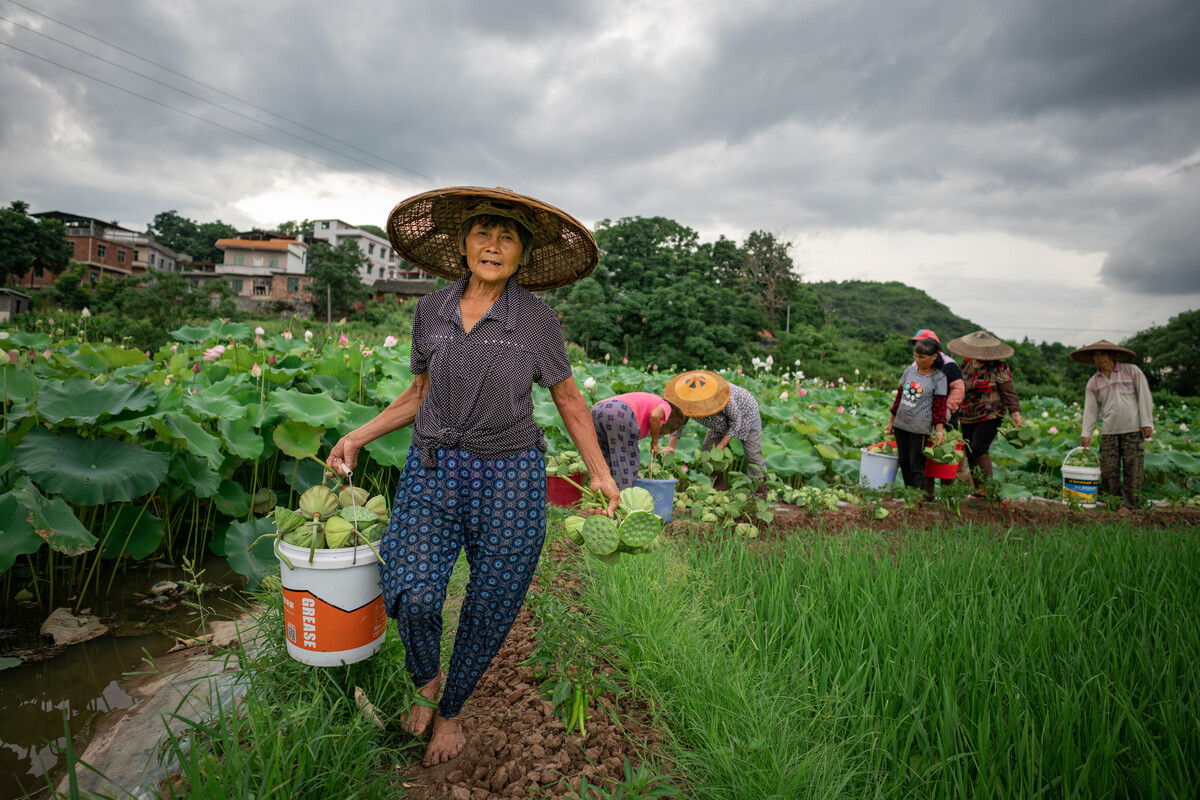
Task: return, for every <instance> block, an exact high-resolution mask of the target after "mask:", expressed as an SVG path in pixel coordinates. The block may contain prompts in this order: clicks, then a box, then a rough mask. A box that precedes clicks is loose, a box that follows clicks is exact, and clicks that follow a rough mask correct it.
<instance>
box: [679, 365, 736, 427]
mask: <svg viewBox="0 0 1200 800" xmlns="http://www.w3.org/2000/svg"><path fill="white" fill-rule="evenodd" d="M663 397H665V398H666V400H667V402H668V403H670V404H671V405H673V406H678V407H679V410H680V411H682V412H683V413H684V414H686V415H687V416H689V417H711V416H712V415H713V414H715V413H717V412H718V411H720V410H721V409H723V408H724V407H725V406H727V405H728V404H729V382H728V381H726V380H725V379H724V378H722V377H721V376H720V375H718V374H717V373H715V372H709V371H708V370H706V369H694V370H692V371H691V372H685V373H683V374H682V375H677V376H675V377H674V378H671V380H669V381H667V388H666V389H664V390H663Z"/></svg>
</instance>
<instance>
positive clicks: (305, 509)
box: [300, 484, 339, 519]
mask: <svg viewBox="0 0 1200 800" xmlns="http://www.w3.org/2000/svg"><path fill="white" fill-rule="evenodd" d="M338 508H339V506H338V499H337V495H336V494H334V493H333V490H332V489H330V488H329V487H328V486H325V485H324V484H317V485H316V486H312V487H310V488H309V489H308V490H307V491H305V492H304V494H302V495H300V513H301V514H303V515H304V516H306V517H309V518H310V519H311V518H313V517H316V518H319V519H324V518H325V517H328V516H332V515H333V514H335V513H336V512H337V510H338Z"/></svg>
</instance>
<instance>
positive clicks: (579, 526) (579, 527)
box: [563, 517, 586, 547]
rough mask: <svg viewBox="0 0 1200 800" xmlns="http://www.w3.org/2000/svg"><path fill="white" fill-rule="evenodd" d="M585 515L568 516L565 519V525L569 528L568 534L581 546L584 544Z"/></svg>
mask: <svg viewBox="0 0 1200 800" xmlns="http://www.w3.org/2000/svg"><path fill="white" fill-rule="evenodd" d="M585 521H586V520H584V518H583V517H567V518H566V519H565V520H563V527H564V528H566V529H567V536H570V537H571V541H572V542H574V543H575V544H577V545H579V546H580V547H582V546H583V523H584V522H585Z"/></svg>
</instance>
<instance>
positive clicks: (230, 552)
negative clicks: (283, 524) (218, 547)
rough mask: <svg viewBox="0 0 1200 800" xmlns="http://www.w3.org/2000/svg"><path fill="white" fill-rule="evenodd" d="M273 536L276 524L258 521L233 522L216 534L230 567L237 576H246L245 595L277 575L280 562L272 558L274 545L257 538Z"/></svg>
mask: <svg viewBox="0 0 1200 800" xmlns="http://www.w3.org/2000/svg"><path fill="white" fill-rule="evenodd" d="M274 532H275V523H274V522H272V521H271V518H270V517H260V518H258V519H256V520H253V521H251V522H245V521H241V522H234V523H233V524H231V525H230V526H229V527H228V528H225V529H224V530H223V531H221V532H219V533H218V534H217V535H218V536H219V537H220V538H221V540H222V542H221V544H222V546H223V548H224V550H225V556H226V558H228V559H229V566H230V567H231V568H232V569H233V570H234V571H235V572H237V573H238V574H239V575H244V576H246V590H247V591H250V592H255V591H258V589H259V588H260V587H261V586H262V581H263V578H265V577H266V576H268V575H276V576H278V575H279V561H278V560H277V559H276V558H275V551H274V544H273V542H272V541H271V539H270V538H266V539H262V538H260V537H262V536H263V535H265V534H269V533H274ZM256 542H257V543H256ZM252 546H253V549H251V548H252Z"/></svg>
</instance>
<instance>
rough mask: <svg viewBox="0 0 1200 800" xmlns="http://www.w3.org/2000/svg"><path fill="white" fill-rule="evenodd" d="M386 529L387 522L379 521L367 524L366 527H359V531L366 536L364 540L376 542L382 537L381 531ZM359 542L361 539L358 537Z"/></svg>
mask: <svg viewBox="0 0 1200 800" xmlns="http://www.w3.org/2000/svg"><path fill="white" fill-rule="evenodd" d="M386 530H387V523H386V522H383V521H380V522H374V523H372V524H370V525H368V526H367V527H365V528H362V529H360V531H359V532H360V533H362V535H363V536H364V537H366V540H367V541H368V542H378V541H379V540H380V539H382V538H383V532H384V531H386ZM359 543H360V544H361V543H362V539H359Z"/></svg>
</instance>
